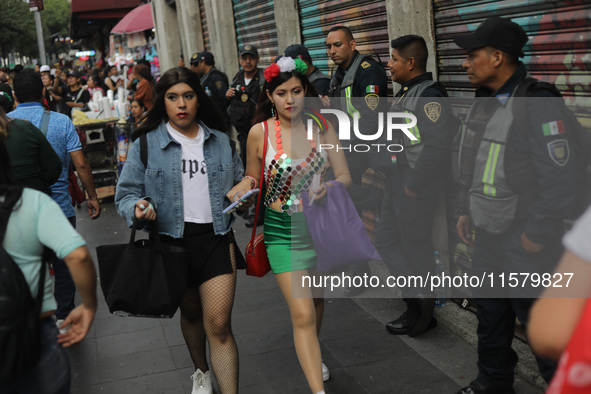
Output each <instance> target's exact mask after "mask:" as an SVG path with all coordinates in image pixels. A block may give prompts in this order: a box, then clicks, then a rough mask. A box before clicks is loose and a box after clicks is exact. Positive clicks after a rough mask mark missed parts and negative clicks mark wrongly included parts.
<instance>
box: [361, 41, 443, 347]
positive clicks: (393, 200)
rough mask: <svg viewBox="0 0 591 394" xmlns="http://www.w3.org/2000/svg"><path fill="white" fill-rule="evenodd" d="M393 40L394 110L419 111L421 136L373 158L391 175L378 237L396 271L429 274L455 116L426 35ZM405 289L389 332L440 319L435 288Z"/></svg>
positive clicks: (411, 331) (417, 328)
mask: <svg viewBox="0 0 591 394" xmlns="http://www.w3.org/2000/svg"><path fill="white" fill-rule="evenodd" d="M391 44H392V58H391V59H390V62H389V63H388V66H389V67H390V73H391V74H392V80H393V81H394V82H397V83H399V84H400V85H401V89H400V90H399V91H398V93H397V94H396V96H395V98H394V104H393V107H392V109H391V111H392V112H408V113H412V114H414V115H415V116H416V117H417V125H416V126H415V127H414V128H412V129H410V131H411V132H412V134H413V135H414V137H415V138H416V140H414V141H412V140H410V139H409V138H408V137H407V136H401V139H400V142H401V144H402V146H403V147H404V149H403V150H402V152H400V153H396V154H395V155H392V154H391V153H389V152H385V153H381V155H382V156H385V158H384V159H385V160H384V161H383V162H382V165H381V166H379V167H378V164H377V161H376V163H374V161H373V160H372V167H378V168H374V169H376V170H379V171H381V172H383V173H384V174H385V175H386V185H385V191H384V198H383V200H382V205H381V209H380V217H379V221H378V226H377V228H376V235H375V241H376V247H377V249H378V251H379V252H380V255H381V256H382V259H383V260H384V262H385V263H386V265H387V266H388V268H389V269H390V271H391V272H392V274H395V275H396V276H399V275H404V276H407V277H408V276H410V275H422V276H423V277H426V275H427V273H428V272H433V271H434V270H435V267H434V258H433V244H432V242H431V234H432V227H433V219H434V215H435V208H436V205H437V201H438V199H439V198H440V197H441V195H443V194H444V193H445V183H446V179H447V176H446V175H447V170H448V169H449V164H450V154H449V152H450V150H449V138H448V136H449V135H451V132H450V130H449V126H450V121H449V119H451V117H450V114H449V106H448V105H446V104H447V103H446V102H445V101H444V99H443V98H444V97H447V92H446V90H445V88H444V87H443V86H442V85H441V84H439V83H438V82H435V81H433V76H432V75H431V73H428V72H427V56H428V51H427V45H426V44H425V40H424V39H423V38H422V37H420V36H415V35H407V36H402V37H399V38H397V39H395V40H392V43H391ZM401 292H402V296H403V297H404V302H405V303H406V305H407V310H406V312H404V313H403V314H402V316H400V317H399V318H398V319H396V320H394V321H392V322H390V323H388V324H387V325H386V328H387V329H388V331H389V332H390V333H392V334H396V335H404V334H407V335H409V336H411V337H414V336H416V335H419V334H421V333H422V332H423V331H425V330H426V329H428V328H433V327H435V326H436V325H437V321H436V320H435V318H434V317H433V309H434V307H435V300H434V298H433V295H432V294H430V293H428V292H426V291H424V290H422V289H421V288H418V287H410V286H409V287H403V288H401Z"/></svg>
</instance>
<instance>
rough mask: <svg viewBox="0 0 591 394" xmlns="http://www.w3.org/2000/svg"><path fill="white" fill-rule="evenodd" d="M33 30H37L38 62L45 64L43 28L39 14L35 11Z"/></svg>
mask: <svg viewBox="0 0 591 394" xmlns="http://www.w3.org/2000/svg"><path fill="white" fill-rule="evenodd" d="M34 14H35V28H36V29H37V46H39V62H40V64H47V59H46V57H45V40H44V39H43V26H42V25H41V13H40V12H39V11H35V12H34Z"/></svg>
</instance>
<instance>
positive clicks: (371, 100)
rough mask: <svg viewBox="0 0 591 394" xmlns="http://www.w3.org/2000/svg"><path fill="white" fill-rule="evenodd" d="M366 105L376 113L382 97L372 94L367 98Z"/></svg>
mask: <svg viewBox="0 0 591 394" xmlns="http://www.w3.org/2000/svg"><path fill="white" fill-rule="evenodd" d="M365 103H366V104H367V106H368V107H369V108H370V109H371V110H372V111H375V109H376V108H377V107H378V104H379V103H380V96H378V95H377V94H375V93H370V94H368V95H366V96H365Z"/></svg>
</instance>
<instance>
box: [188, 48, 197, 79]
mask: <svg viewBox="0 0 591 394" xmlns="http://www.w3.org/2000/svg"><path fill="white" fill-rule="evenodd" d="M189 66H190V67H191V71H193V72H194V73H197V74H199V52H195V53H194V54H192V55H191V60H189Z"/></svg>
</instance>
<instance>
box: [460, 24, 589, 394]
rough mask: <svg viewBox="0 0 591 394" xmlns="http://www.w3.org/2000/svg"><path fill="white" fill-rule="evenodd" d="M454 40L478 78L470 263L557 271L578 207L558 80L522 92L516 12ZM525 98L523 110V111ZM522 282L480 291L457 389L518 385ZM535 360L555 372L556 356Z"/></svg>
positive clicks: (467, 201) (471, 126)
mask: <svg viewBox="0 0 591 394" xmlns="http://www.w3.org/2000/svg"><path fill="white" fill-rule="evenodd" d="M454 41H455V42H456V44H457V45H459V46H460V47H461V48H464V49H466V50H467V51H468V54H467V57H466V60H465V61H464V63H463V66H462V67H463V68H464V69H465V70H466V72H467V74H468V78H469V79H470V82H471V83H472V84H473V85H475V86H477V87H478V90H477V92H476V96H477V99H476V101H475V102H474V104H473V106H472V108H471V110H470V113H469V115H468V118H467V120H466V127H465V130H464V135H463V139H462V147H461V154H460V188H461V206H460V208H459V209H460V215H461V216H460V217H459V220H458V223H457V232H458V236H459V238H460V240H461V241H462V242H464V243H466V244H469V245H472V244H473V245H474V253H473V256H472V273H473V274H476V275H478V274H480V273H481V272H482V271H484V270H494V269H498V270H499V271H500V270H502V271H503V273H505V274H506V275H509V274H510V273H513V274H517V275H519V274H520V273H530V272H532V271H533V272H536V270H539V271H537V272H536V273H540V274H541V273H542V272H552V270H553V267H554V265H555V263H556V262H557V261H558V259H559V257H560V254H561V252H562V247H561V244H560V238H561V235H562V232H563V227H564V225H563V220H564V219H573V218H574V216H575V215H576V208H577V207H576V201H575V200H576V195H577V191H578V184H577V183H578V182H577V179H578V174H577V171H578V170H577V165H576V159H577V158H576V154H575V149H574V145H573V134H572V129H569V127H568V123H567V122H566V120H565V119H564V112H563V106H562V105H557V102H556V99H555V98H554V97H555V96H556V95H557V93H556V92H554V91H553V89H538V90H537V91H534V92H533V93H531V95H530V96H531V97H534V98H535V99H533V98H532V99H528V98H521V99H520V98H517V97H516V96H517V95H521V92H522V89H521V88H520V87H521V86H523V84H524V83H526V76H527V72H526V69H525V66H524V65H523V64H522V63H521V62H519V57H522V56H524V54H523V51H522V47H523V46H524V45H525V44H526V43H527V41H528V37H527V34H526V33H525V31H524V30H523V29H522V28H521V27H520V26H519V25H518V24H516V23H514V22H512V21H511V20H510V19H503V18H499V17H491V18H489V19H487V20H486V21H484V22H483V23H482V24H481V25H480V26H479V27H478V28H477V29H476V31H475V32H473V33H472V34H470V35H465V36H459V37H455V38H454ZM485 98H487V99H485ZM540 98H543V99H540ZM524 100H527V101H525V103H526V105H525V106H524V107H523V108H524V110H521V111H516V106H520V102H521V103H523V102H524ZM558 100H559V101H560V102H561V100H560V99H558ZM524 118H525V119H524ZM520 124H521V125H524V126H520ZM472 228H474V229H475V235H474V238H473V237H472ZM488 272H491V271H488ZM524 284H525V285H526V287H525V290H526V292H524V293H514V291H516V290H520V291H521V284H520V286H519V287H517V288H507V287H508V286H507V284H505V287H504V288H501V287H500V285H499V287H497V288H496V289H497V291H496V292H495V289H490V292H489V294H490V295H491V296H492V297H499V296H503V297H506V295H505V294H507V293H508V292H510V293H509V296H512V297H519V298H476V300H475V301H476V306H477V315H476V316H477V318H478V332H477V334H478V376H477V378H476V379H475V380H474V381H473V382H472V383H470V385H469V386H468V387H465V388H463V389H462V390H461V391H459V393H461V394H470V393H493V392H494V393H514V390H513V375H514V369H515V365H516V364H517V355H516V353H515V352H514V351H513V349H512V348H511V342H512V339H513V333H514V329H515V317H516V316H517V318H518V319H519V321H520V322H521V323H522V324H523V325H524V326H527V322H528V312H529V309H530V307H531V305H532V303H533V298H529V297H530V296H532V295H534V296H535V294H533V293H531V292H530V290H536V289H533V288H532V287H531V286H528V284H527V283H524ZM526 297H527V298H526ZM537 361H538V366H539V368H540V372H541V374H542V377H544V379H546V380H547V381H548V380H550V378H551V377H552V374H553V372H554V368H555V364H554V363H552V362H550V361H548V360H542V359H539V358H538V359H537Z"/></svg>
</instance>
